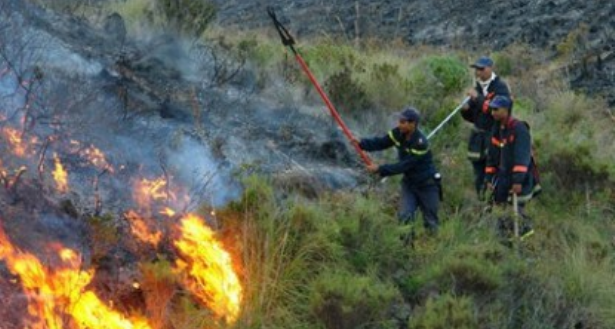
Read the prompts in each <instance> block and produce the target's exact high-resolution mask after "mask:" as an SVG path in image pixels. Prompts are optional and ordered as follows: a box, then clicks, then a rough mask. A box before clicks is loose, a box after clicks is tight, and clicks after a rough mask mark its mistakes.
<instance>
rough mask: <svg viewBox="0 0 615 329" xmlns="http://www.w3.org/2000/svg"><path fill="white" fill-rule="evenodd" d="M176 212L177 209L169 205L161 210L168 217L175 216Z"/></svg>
mask: <svg viewBox="0 0 615 329" xmlns="http://www.w3.org/2000/svg"><path fill="white" fill-rule="evenodd" d="M175 213H176V212H175V210H173V209H171V208H169V207H166V208H164V209H162V210H161V211H160V214H161V215H165V216H167V217H173V216H175Z"/></svg>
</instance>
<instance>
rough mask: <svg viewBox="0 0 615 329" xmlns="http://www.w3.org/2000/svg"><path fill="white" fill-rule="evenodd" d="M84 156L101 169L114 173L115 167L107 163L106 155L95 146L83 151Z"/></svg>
mask: <svg viewBox="0 0 615 329" xmlns="http://www.w3.org/2000/svg"><path fill="white" fill-rule="evenodd" d="M82 155H83V156H84V157H85V158H86V159H88V161H90V163H91V164H92V165H94V166H95V167H97V168H100V169H106V170H108V171H109V172H111V173H113V172H114V171H113V167H112V166H111V165H110V164H109V162H107V158H106V157H105V154H104V153H103V152H102V151H101V150H99V149H98V148H96V147H94V146H90V147H88V148H86V149H85V150H83V151H82Z"/></svg>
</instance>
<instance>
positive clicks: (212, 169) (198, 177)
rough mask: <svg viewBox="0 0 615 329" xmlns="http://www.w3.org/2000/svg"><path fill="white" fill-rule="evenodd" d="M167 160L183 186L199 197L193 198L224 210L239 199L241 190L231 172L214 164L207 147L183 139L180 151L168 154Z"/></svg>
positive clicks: (222, 165) (225, 167) (216, 162)
mask: <svg viewBox="0 0 615 329" xmlns="http://www.w3.org/2000/svg"><path fill="white" fill-rule="evenodd" d="M167 158H168V159H169V166H170V168H171V169H172V170H173V171H174V172H176V173H177V179H178V180H179V181H180V182H181V184H182V185H183V186H187V187H188V188H189V189H190V190H191V191H192V193H196V194H197V195H194V196H193V197H196V198H197V199H201V200H203V201H205V202H206V203H210V204H211V205H212V206H221V205H224V204H225V203H227V202H229V201H231V200H233V199H236V198H237V197H239V195H240V188H239V185H238V184H237V182H234V181H233V180H232V178H231V172H230V168H229V167H228V166H224V164H223V163H221V162H218V161H216V160H214V158H213V156H212V154H211V150H210V149H209V147H207V146H206V145H203V144H200V143H197V142H195V141H194V140H191V139H189V138H184V139H183V140H182V143H181V145H180V147H179V148H178V149H176V150H168V154H167Z"/></svg>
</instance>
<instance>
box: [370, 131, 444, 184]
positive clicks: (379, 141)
mask: <svg viewBox="0 0 615 329" xmlns="http://www.w3.org/2000/svg"><path fill="white" fill-rule="evenodd" d="M359 146H360V147H361V149H363V150H365V151H380V150H384V149H387V148H389V147H392V146H395V148H396V149H397V156H398V159H399V162H397V163H392V164H385V165H381V166H380V167H379V170H378V172H379V174H380V175H381V176H382V177H386V176H391V175H397V174H402V173H403V174H404V179H403V180H404V182H406V183H408V184H412V185H416V186H419V185H422V184H426V183H428V182H429V181H430V179H433V177H434V175H435V174H436V167H435V165H434V163H433V157H432V154H431V150H429V143H428V141H427V138H426V137H425V135H423V133H422V132H420V131H419V130H418V129H417V130H415V131H414V133H413V134H412V136H411V137H410V139H408V140H406V138H405V136H404V135H402V133H401V132H400V130H399V128H395V129H393V130H391V131H389V133H388V134H387V135H386V136H383V137H375V138H370V139H362V140H361V142H360V143H359Z"/></svg>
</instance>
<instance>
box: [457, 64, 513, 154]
mask: <svg viewBox="0 0 615 329" xmlns="http://www.w3.org/2000/svg"><path fill="white" fill-rule="evenodd" d="M474 88H475V89H476V92H477V93H478V96H477V97H476V99H473V100H470V101H469V103H468V105H469V106H470V108H469V109H468V110H465V111H461V116H462V117H463V118H464V119H465V120H466V121H468V122H471V123H473V124H474V129H473V130H472V134H471V135H470V141H469V145H468V158H469V159H470V160H472V161H478V160H481V159H483V158H484V157H485V155H486V154H485V153H486V152H485V151H486V150H487V148H488V147H489V139H490V137H491V136H490V133H491V127H493V117H492V116H491V113H490V112H489V101H491V99H493V97H495V96H497V95H500V96H507V97H510V91H509V90H508V86H507V85H506V83H505V82H504V81H502V79H500V77H499V76H496V77H495V79H493V81H491V83H490V84H489V86H488V87H487V95H483V88H482V87H481V85H480V84H479V83H478V82H476V85H475V87H474Z"/></svg>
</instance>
